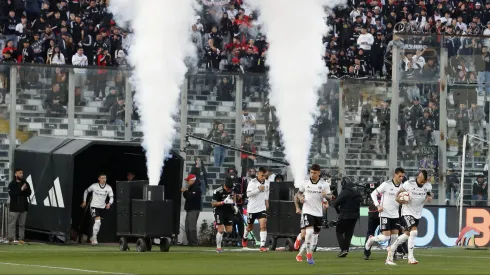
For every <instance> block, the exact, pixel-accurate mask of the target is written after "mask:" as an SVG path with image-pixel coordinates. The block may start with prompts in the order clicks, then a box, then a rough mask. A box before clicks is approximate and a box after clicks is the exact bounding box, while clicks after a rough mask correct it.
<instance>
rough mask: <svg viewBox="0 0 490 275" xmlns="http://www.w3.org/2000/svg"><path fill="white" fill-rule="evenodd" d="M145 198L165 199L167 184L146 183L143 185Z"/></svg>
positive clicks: (146, 199)
mask: <svg viewBox="0 0 490 275" xmlns="http://www.w3.org/2000/svg"><path fill="white" fill-rule="evenodd" d="M143 200H145V201H163V200H165V186H163V185H157V186H155V185H145V186H143Z"/></svg>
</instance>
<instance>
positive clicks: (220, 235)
mask: <svg viewBox="0 0 490 275" xmlns="http://www.w3.org/2000/svg"><path fill="white" fill-rule="evenodd" d="M222 240H223V233H219V232H218V233H216V248H221V241H222Z"/></svg>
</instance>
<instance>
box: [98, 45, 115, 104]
mask: <svg viewBox="0 0 490 275" xmlns="http://www.w3.org/2000/svg"><path fill="white" fill-rule="evenodd" d="M110 64H111V55H110V54H109V50H107V49H103V48H99V49H98V50H97V65H98V66H99V67H107V66H109V65H110ZM106 81H107V70H104V69H98V70H97V76H96V80H95V91H94V96H95V100H98V101H100V100H102V99H104V98H105V86H106ZM101 93H102V97H100V94H101Z"/></svg>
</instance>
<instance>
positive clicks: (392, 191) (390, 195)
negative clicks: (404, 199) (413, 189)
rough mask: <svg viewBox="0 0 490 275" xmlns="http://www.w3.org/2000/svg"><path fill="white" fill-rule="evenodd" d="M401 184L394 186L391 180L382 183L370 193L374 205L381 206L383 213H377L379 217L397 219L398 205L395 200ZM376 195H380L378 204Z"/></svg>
mask: <svg viewBox="0 0 490 275" xmlns="http://www.w3.org/2000/svg"><path fill="white" fill-rule="evenodd" d="M401 186H402V185H401V183H400V184H399V185H398V186H396V185H395V183H394V182H393V180H389V181H385V182H383V183H382V184H381V185H380V186H378V188H376V189H375V190H374V191H373V192H372V193H371V198H372V199H373V202H374V205H375V206H378V205H381V206H382V207H383V212H381V213H379V216H380V217H383V218H390V219H397V218H399V217H400V213H399V209H400V204H399V203H398V202H397V201H396V200H395V199H396V193H397V192H398V190H400V187H401ZM378 194H381V195H382V196H381V202H380V203H378V198H377V196H378Z"/></svg>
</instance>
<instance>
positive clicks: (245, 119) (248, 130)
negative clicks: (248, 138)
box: [242, 113, 256, 135]
mask: <svg viewBox="0 0 490 275" xmlns="http://www.w3.org/2000/svg"><path fill="white" fill-rule="evenodd" d="M255 124H256V120H255V116H254V115H253V114H251V113H248V114H247V115H244V114H243V115H242V133H243V134H246V135H253V134H254V132H255Z"/></svg>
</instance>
